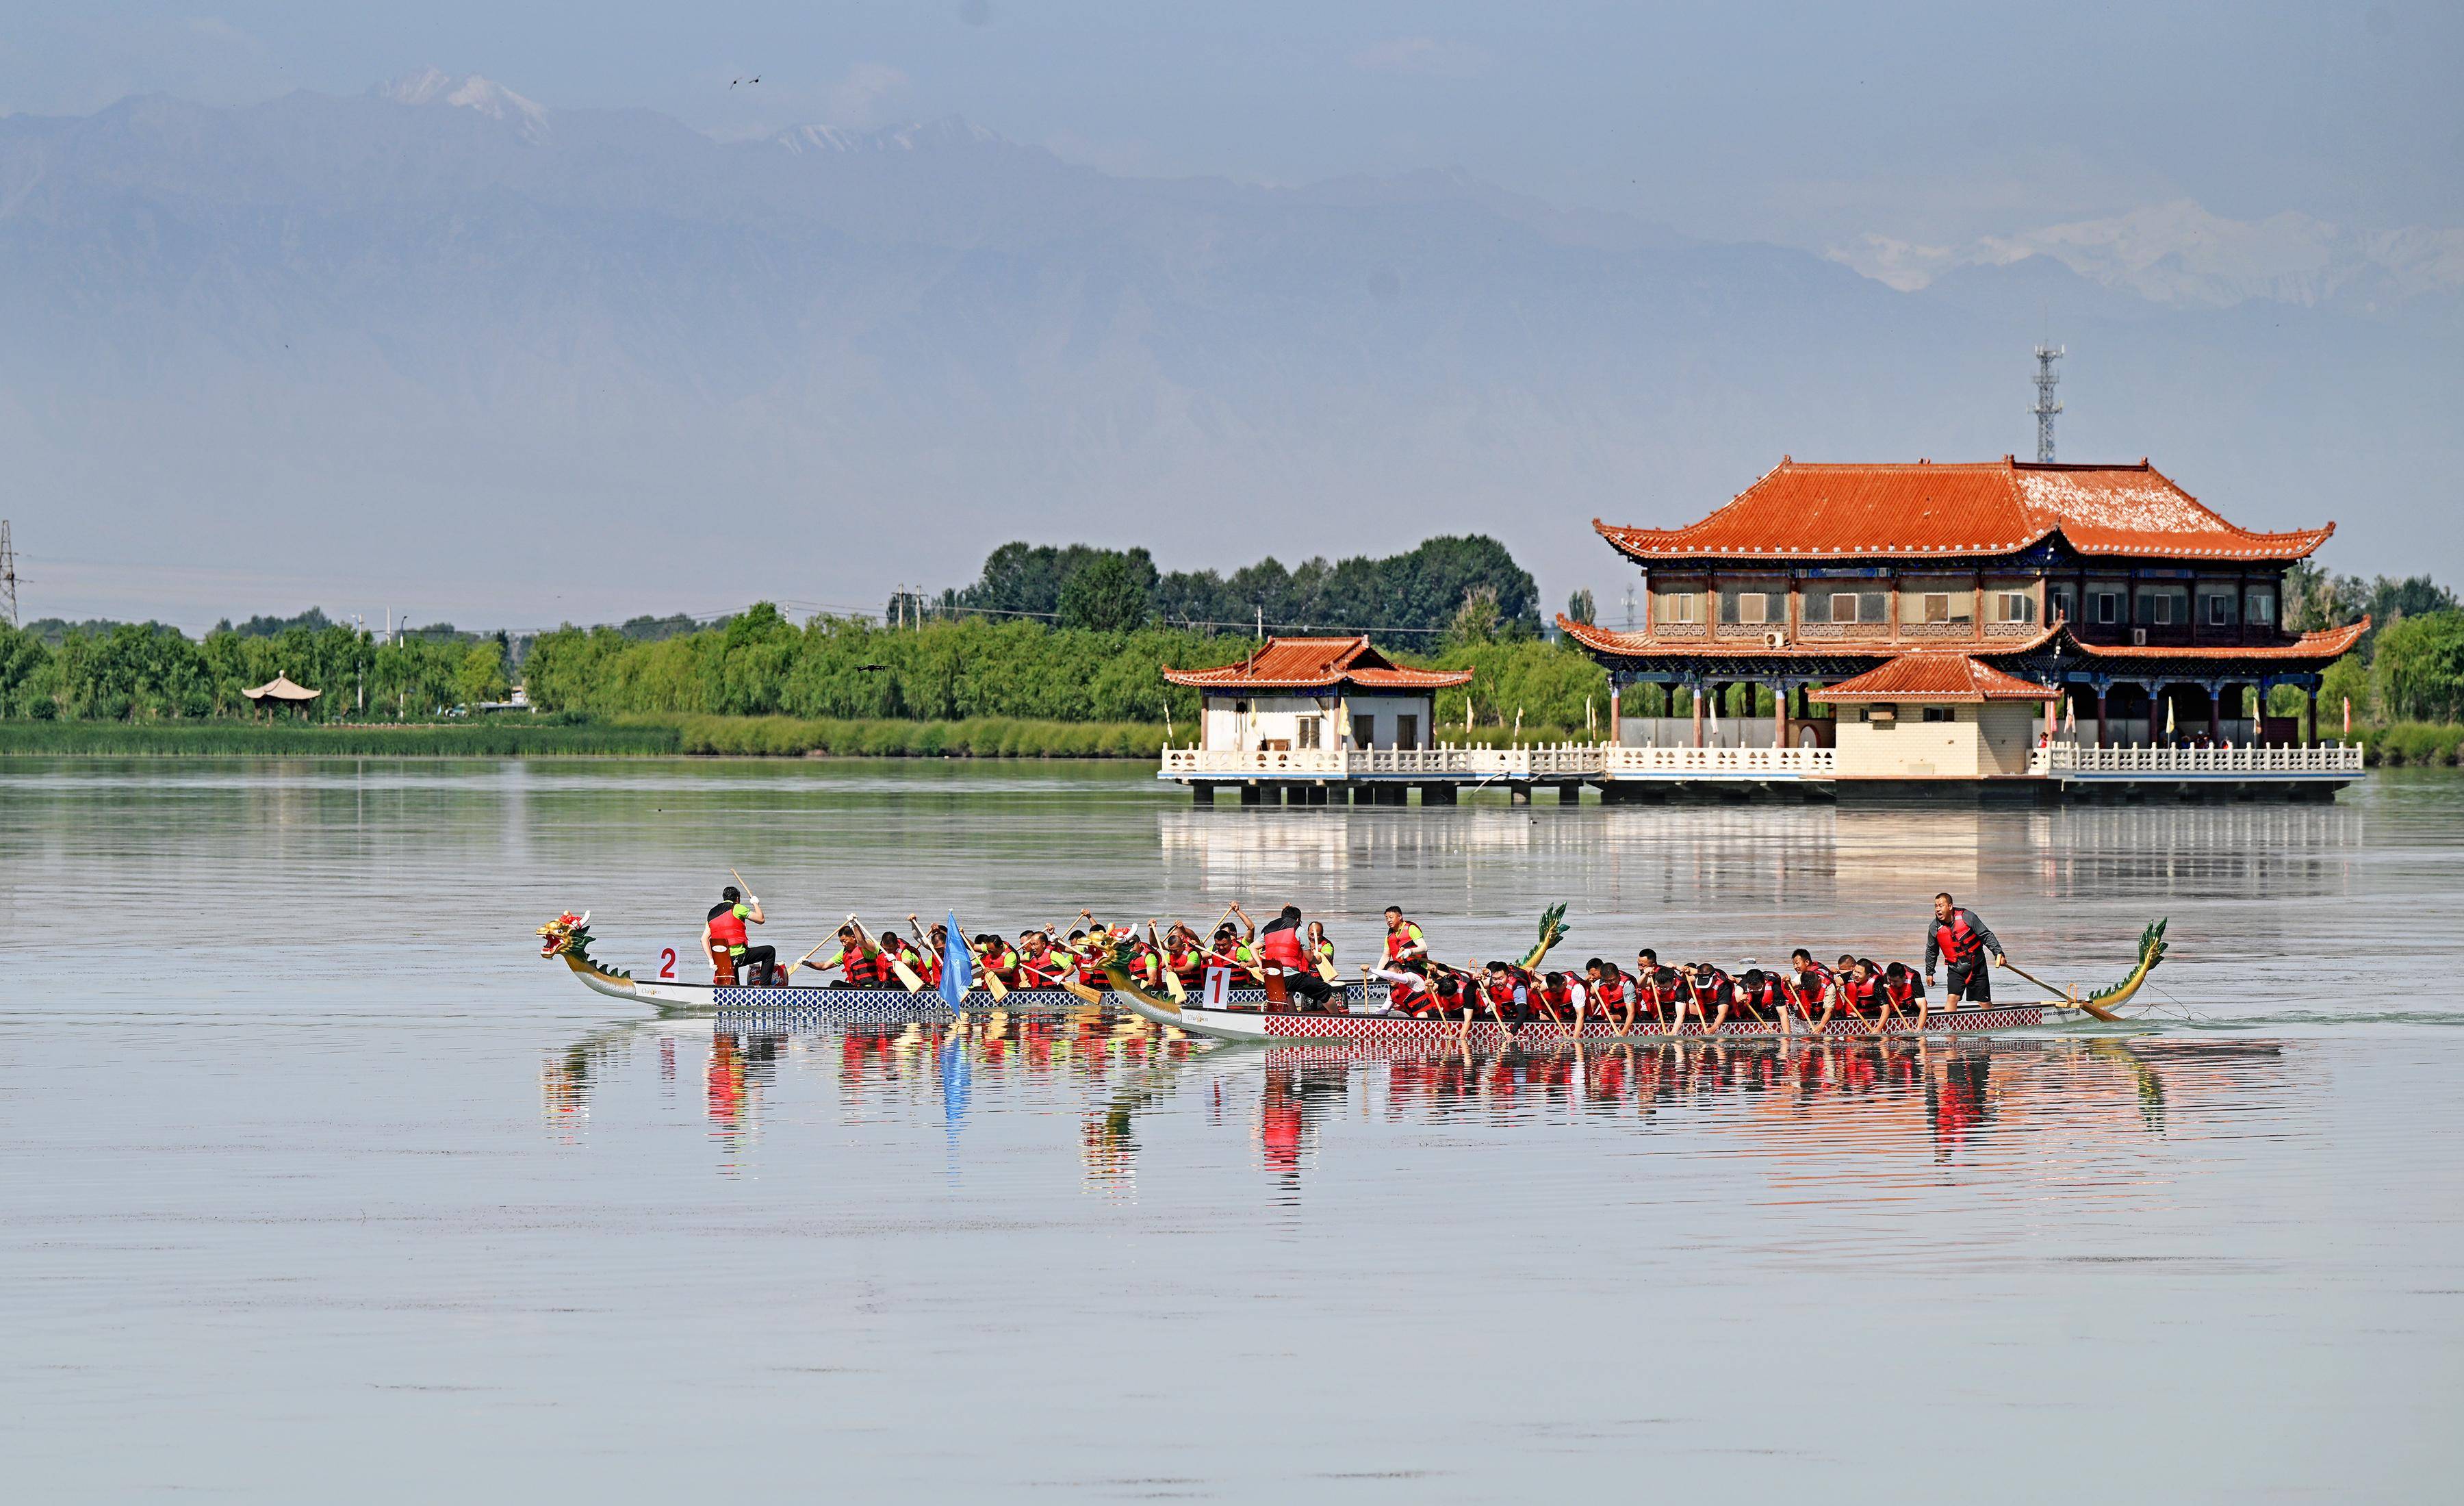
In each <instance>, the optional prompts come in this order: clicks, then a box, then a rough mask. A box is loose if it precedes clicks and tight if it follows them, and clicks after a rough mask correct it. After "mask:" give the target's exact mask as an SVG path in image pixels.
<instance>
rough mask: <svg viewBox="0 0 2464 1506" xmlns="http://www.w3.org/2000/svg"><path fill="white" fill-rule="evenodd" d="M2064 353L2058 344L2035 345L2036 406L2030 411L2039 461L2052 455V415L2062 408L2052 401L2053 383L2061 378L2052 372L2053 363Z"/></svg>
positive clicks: (2048, 458)
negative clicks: (2034, 417) (2034, 420)
mask: <svg viewBox="0 0 2464 1506" xmlns="http://www.w3.org/2000/svg"><path fill="white" fill-rule="evenodd" d="M2066 354H2068V352H2067V350H2066V349H2065V348H2064V347H2063V346H2060V345H2038V346H2037V347H2036V406H2035V408H2034V409H2033V410H2031V411H2033V412H2034V413H2035V415H2036V458H2037V459H2038V460H2040V461H2043V460H2051V459H2052V458H2053V457H2054V415H2055V414H2056V413H2058V412H2060V411H2061V410H2062V405H2061V404H2059V403H2057V402H2056V401H2054V384H2055V383H2057V382H2059V381H2060V380H2061V378H2060V377H2058V376H2057V375H2055V374H2054V363H2055V362H2057V361H2059V360H2060V359H2062V357H2063V356H2064V355H2066Z"/></svg>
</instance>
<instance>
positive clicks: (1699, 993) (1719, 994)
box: [1685, 967, 1737, 1011]
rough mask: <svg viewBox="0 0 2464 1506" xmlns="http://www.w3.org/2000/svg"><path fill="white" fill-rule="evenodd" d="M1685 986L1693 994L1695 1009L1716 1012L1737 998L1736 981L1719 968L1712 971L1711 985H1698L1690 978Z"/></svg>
mask: <svg viewBox="0 0 2464 1506" xmlns="http://www.w3.org/2000/svg"><path fill="white" fill-rule="evenodd" d="M1685 986H1686V988H1687V989H1688V990H1690V991H1691V993H1692V994H1693V997H1694V1007H1695V1008H1698V1009H1708V1010H1713V1011H1716V1010H1718V1008H1720V1006H1721V1005H1723V1004H1727V1003H1733V1002H1734V1001H1735V999H1736V996H1737V985H1736V980H1734V979H1732V978H1730V977H1729V976H1728V975H1727V973H1724V972H1722V971H1721V970H1720V969H1718V968H1717V967H1714V968H1712V969H1711V981H1710V982H1709V983H1696V982H1695V981H1694V980H1693V979H1691V978H1688V979H1686V980H1685Z"/></svg>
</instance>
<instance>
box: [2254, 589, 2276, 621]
mask: <svg viewBox="0 0 2464 1506" xmlns="http://www.w3.org/2000/svg"><path fill="white" fill-rule="evenodd" d="M2248 600H2249V604H2250V620H2251V622H2252V624H2253V625H2254V626H2256V627H2261V628H2267V627H2273V626H2275V623H2276V587H2273V586H2254V587H2251V588H2250V596H2249V598H2248Z"/></svg>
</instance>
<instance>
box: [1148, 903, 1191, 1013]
mask: <svg viewBox="0 0 2464 1506" xmlns="http://www.w3.org/2000/svg"><path fill="white" fill-rule="evenodd" d="M1173 924H1174V925H1175V926H1178V925H1179V924H1180V922H1179V921H1177V920H1175V921H1174V922H1173ZM1147 945H1149V946H1150V947H1153V948H1154V949H1155V966H1156V968H1157V969H1158V970H1159V971H1161V972H1162V974H1163V991H1164V992H1166V993H1168V994H1170V995H1172V1002H1173V1003H1175V1004H1187V1003H1188V1002H1189V990H1188V989H1187V988H1185V987H1183V986H1181V982H1180V974H1178V973H1177V972H1174V971H1173V970H1172V968H1171V967H1170V966H1168V965H1166V963H1165V962H1164V957H1165V955H1166V954H1167V953H1169V952H1170V951H1171V950H1172V948H1171V947H1170V946H1166V945H1160V944H1158V943H1157V942H1156V941H1155V922H1154V921H1153V920H1149V921H1148V922H1147Z"/></svg>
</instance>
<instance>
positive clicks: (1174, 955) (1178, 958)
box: [1163, 947, 1206, 983]
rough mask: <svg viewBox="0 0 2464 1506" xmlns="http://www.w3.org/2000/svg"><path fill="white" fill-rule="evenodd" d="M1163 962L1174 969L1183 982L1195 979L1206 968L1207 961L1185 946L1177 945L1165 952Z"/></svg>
mask: <svg viewBox="0 0 2464 1506" xmlns="http://www.w3.org/2000/svg"><path fill="white" fill-rule="evenodd" d="M1163 964H1164V965H1165V966H1166V967H1169V968H1171V969H1172V970H1173V974H1174V976H1176V977H1177V978H1178V979H1179V980H1180V981H1181V982H1182V983H1189V982H1192V981H1194V980H1195V979H1196V978H1197V977H1198V975H1199V973H1200V972H1202V971H1203V970H1204V969H1205V965H1206V963H1205V961H1204V959H1202V958H1200V957H1199V954H1198V953H1196V952H1193V951H1190V950H1188V949H1187V948H1185V947H1175V948H1173V949H1172V950H1171V951H1169V952H1166V953H1165V954H1164V959H1163Z"/></svg>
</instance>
